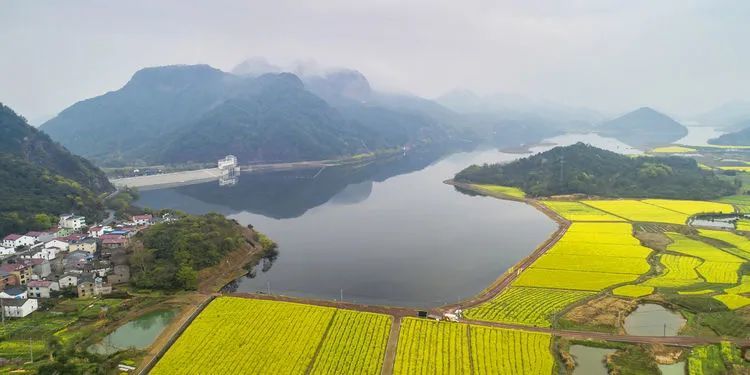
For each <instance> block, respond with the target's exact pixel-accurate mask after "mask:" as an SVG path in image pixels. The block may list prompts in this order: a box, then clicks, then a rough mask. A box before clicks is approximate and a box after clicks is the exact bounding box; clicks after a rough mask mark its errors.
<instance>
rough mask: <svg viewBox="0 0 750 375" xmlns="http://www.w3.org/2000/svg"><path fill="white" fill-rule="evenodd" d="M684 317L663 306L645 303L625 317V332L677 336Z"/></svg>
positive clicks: (683, 322)
mask: <svg viewBox="0 0 750 375" xmlns="http://www.w3.org/2000/svg"><path fill="white" fill-rule="evenodd" d="M683 325H685V318H683V317H682V315H680V314H679V313H677V312H674V311H671V310H668V309H666V308H665V307H664V306H661V305H657V304H652V303H647V304H643V305H640V306H638V308H637V309H635V311H633V312H632V313H630V315H628V316H627V317H626V318H625V332H627V333H628V334H629V335H633V336H677V335H678V334H679V332H680V329H681V328H682V326H683Z"/></svg>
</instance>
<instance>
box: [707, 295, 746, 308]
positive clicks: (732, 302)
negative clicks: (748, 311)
mask: <svg viewBox="0 0 750 375" xmlns="http://www.w3.org/2000/svg"><path fill="white" fill-rule="evenodd" d="M713 298H714V299H716V300H719V301H720V302H721V303H723V304H725V305H726V306H727V307H728V308H729V309H730V310H736V309H739V308H740V307H745V306H747V305H750V298H747V297H745V296H741V295H738V294H720V295H718V296H713Z"/></svg>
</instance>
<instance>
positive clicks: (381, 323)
mask: <svg viewBox="0 0 750 375" xmlns="http://www.w3.org/2000/svg"><path fill="white" fill-rule="evenodd" d="M339 314H340V315H339ZM329 327H330V328H329ZM389 329H390V317H388V316H385V315H378V314H365V313H358V312H349V311H342V310H336V309H334V308H327V307H320V306H313V305H303V304H297V303H288V302H277V301H263V300H253V299H245V298H235V297H219V298H217V299H216V300H214V301H213V302H211V303H210V304H209V305H208V306H207V307H206V308H205V309H204V310H203V312H201V314H200V315H198V317H197V318H196V319H195V320H194V321H193V322H192V323H191V324H190V326H188V328H187V329H186V330H185V332H184V333H183V334H182V335H181V336H180V338H179V339H178V340H177V341H176V342H175V343H174V344H173V345H172V347H170V348H169V350H168V351H167V353H166V354H165V355H164V357H163V358H162V359H161V360H160V361H159V362H158V363H157V364H156V366H155V367H154V369H153V370H152V371H151V373H152V374H157V375H158V374H207V373H212V374H258V373H268V374H304V373H306V372H307V369H308V367H309V366H310V365H311V364H312V363H313V360H315V362H316V363H315V366H313V372H314V373H337V374H344V373H358V374H379V373H380V372H381V367H382V363H383V355H384V351H385V344H386V340H387V335H388V332H389ZM321 344H322V345H321ZM319 346H320V350H319V353H318V355H317V360H316V359H315V358H314V357H315V353H316V349H317V348H318V347H319ZM318 361H320V362H318Z"/></svg>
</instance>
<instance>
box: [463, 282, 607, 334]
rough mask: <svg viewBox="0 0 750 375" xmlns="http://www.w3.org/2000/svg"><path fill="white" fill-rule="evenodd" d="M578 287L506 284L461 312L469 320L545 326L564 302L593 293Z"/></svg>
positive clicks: (574, 300)
mask: <svg viewBox="0 0 750 375" xmlns="http://www.w3.org/2000/svg"><path fill="white" fill-rule="evenodd" d="M594 294H595V293H592V292H585V291H579V290H562V289H545V288H525V287H510V288H507V289H505V290H504V291H503V292H502V293H500V294H499V295H498V296H496V297H495V298H493V299H492V300H490V301H487V302H485V303H483V304H481V305H479V306H477V307H474V308H471V309H468V310H466V311H465V312H464V315H465V316H466V317H467V318H469V319H476V320H484V321H491V322H501V323H516V324H525V325H530V326H538V327H549V326H550V325H551V317H552V316H553V315H554V314H555V313H557V312H559V311H561V310H562V309H564V308H565V307H567V306H568V305H570V304H572V303H575V302H578V301H580V300H583V299H585V298H588V297H591V296H593V295H594Z"/></svg>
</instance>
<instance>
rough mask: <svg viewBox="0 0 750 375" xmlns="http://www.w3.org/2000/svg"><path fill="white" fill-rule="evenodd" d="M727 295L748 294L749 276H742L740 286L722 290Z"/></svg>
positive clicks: (749, 286)
mask: <svg viewBox="0 0 750 375" xmlns="http://www.w3.org/2000/svg"><path fill="white" fill-rule="evenodd" d="M724 293H727V294H744V293H750V276H742V279H741V280H740V284H739V285H737V286H733V287H731V288H726V289H724Z"/></svg>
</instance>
